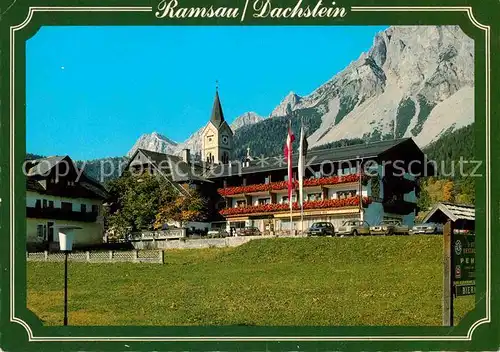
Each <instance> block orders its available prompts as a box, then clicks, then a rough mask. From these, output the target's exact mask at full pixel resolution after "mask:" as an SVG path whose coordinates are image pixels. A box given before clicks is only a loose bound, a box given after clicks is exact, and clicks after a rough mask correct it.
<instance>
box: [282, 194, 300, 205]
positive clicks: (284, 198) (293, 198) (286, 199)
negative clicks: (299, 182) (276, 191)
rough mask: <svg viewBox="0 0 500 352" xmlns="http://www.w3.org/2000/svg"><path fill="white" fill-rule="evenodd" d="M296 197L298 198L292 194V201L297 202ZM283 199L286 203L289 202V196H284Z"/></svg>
mask: <svg viewBox="0 0 500 352" xmlns="http://www.w3.org/2000/svg"><path fill="white" fill-rule="evenodd" d="M296 199H297V197H296V196H292V202H296V201H297V200H296ZM281 201H282V203H284V204H288V196H283V198H281Z"/></svg>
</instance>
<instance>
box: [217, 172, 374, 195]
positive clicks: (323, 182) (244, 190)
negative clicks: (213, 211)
mask: <svg viewBox="0 0 500 352" xmlns="http://www.w3.org/2000/svg"><path fill="white" fill-rule="evenodd" d="M359 177H360V176H359V174H350V175H345V176H331V177H321V178H310V179H305V180H304V188H313V187H315V188H318V189H319V188H322V187H324V188H330V187H334V186H335V185H341V184H348V183H357V182H359ZM368 178H369V177H368V176H366V175H363V177H362V182H363V183H364V184H366V181H367V180H368ZM294 188H295V189H298V181H296V180H295V181H294ZM286 189H288V181H278V182H269V183H260V184H253V185H246V186H236V187H225V188H219V189H218V190H217V192H218V193H219V194H220V195H221V196H223V197H239V196H244V195H247V194H253V195H259V194H262V195H264V194H271V193H277V192H280V191H283V190H286Z"/></svg>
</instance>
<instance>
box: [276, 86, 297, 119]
mask: <svg viewBox="0 0 500 352" xmlns="http://www.w3.org/2000/svg"><path fill="white" fill-rule="evenodd" d="M300 100H301V97H300V96H299V95H297V94H295V93H294V92H293V91H291V92H290V93H288V94H287V96H286V97H285V98H284V99H283V100H282V101H281V103H280V104H279V105H278V106H277V107H276V108H274V110H273V111H272V112H271V115H270V116H269V117H276V116H287V115H289V114H290V113H291V112H292V111H293V110H295V107H296V105H297V104H298V103H299V102H300Z"/></svg>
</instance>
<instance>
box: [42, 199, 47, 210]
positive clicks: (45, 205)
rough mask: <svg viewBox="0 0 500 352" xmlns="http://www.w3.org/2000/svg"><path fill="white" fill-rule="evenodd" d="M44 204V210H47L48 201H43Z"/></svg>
mask: <svg viewBox="0 0 500 352" xmlns="http://www.w3.org/2000/svg"><path fill="white" fill-rule="evenodd" d="M42 204H43V208H44V209H45V208H47V199H44V200H43V201H42Z"/></svg>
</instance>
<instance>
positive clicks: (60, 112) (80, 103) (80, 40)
mask: <svg viewBox="0 0 500 352" xmlns="http://www.w3.org/2000/svg"><path fill="white" fill-rule="evenodd" d="M385 28H387V26H363V27H356V26H323V27H319V26H318V27H304V26H301V27H298V26H296V27H294V26H288V27H285V26H279V27H256V26H253V27H251V26H248V27H232V26H227V27H216V26H213V27H212V26H211V27H189V26H184V27H174V26H155V27H133V26H129V27H111V26H110V27H105V26H102V27H42V28H41V29H40V30H39V31H38V32H37V33H36V35H35V36H33V37H32V38H31V39H29V40H28V41H27V43H26V60H27V72H26V81H27V82H26V83H27V87H26V92H27V97H26V103H27V123H26V128H27V131H26V132H27V134H26V138H27V142H26V149H27V152H30V153H36V154H41V155H55V154H69V155H70V156H71V157H72V158H73V159H75V160H79V159H95V158H101V157H107V156H121V155H125V154H126V153H127V151H128V150H129V149H130V148H131V147H132V145H133V144H134V142H135V141H136V140H137V138H138V137H139V136H140V135H141V134H143V133H151V132H153V131H157V132H159V133H161V134H164V135H166V136H167V137H169V138H171V139H172V140H174V141H177V142H182V141H184V140H185V139H187V138H188V137H189V136H190V135H191V134H192V133H194V132H195V131H196V130H197V129H199V128H200V127H202V126H203V125H205V123H206V122H207V121H208V119H209V117H210V112H211V108H212V103H213V98H214V94H215V81H216V80H219V94H220V97H221V102H222V106H223V109H224V114H225V116H226V119H227V120H228V121H229V122H232V121H233V120H234V119H235V118H236V117H237V116H239V115H241V114H243V113H245V112H248V111H255V112H257V113H258V114H260V115H263V116H267V115H268V114H269V113H270V112H271V111H272V110H273V108H274V107H275V106H276V105H278V104H279V102H280V101H281V100H282V99H283V98H284V97H285V96H286V95H287V94H288V93H289V92H290V91H294V92H296V93H297V94H299V95H307V94H309V93H311V92H312V91H313V90H314V89H316V88H317V87H318V86H320V85H321V84H323V83H324V82H325V81H327V80H328V79H330V78H331V77H332V76H334V75H335V74H336V73H337V72H339V71H341V70H342V69H343V68H344V67H345V66H347V65H348V64H349V63H350V62H351V61H353V60H355V59H357V58H358V57H359V55H360V54H361V52H362V51H366V50H368V49H369V48H370V47H371V45H372V42H373V37H374V35H375V34H376V33H377V32H379V31H381V30H384V29H385Z"/></svg>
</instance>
